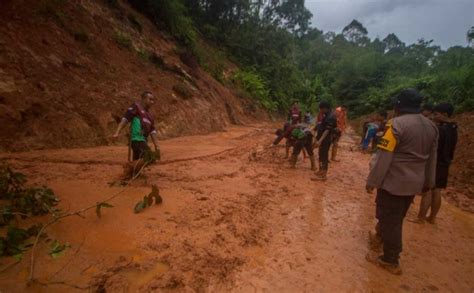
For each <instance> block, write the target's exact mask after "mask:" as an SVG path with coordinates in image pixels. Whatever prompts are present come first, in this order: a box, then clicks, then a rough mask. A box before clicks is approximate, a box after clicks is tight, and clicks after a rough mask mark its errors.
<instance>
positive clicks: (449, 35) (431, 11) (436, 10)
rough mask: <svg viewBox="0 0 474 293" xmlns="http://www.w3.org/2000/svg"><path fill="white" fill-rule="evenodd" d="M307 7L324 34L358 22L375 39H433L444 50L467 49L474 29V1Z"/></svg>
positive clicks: (347, 1)
mask: <svg viewBox="0 0 474 293" xmlns="http://www.w3.org/2000/svg"><path fill="white" fill-rule="evenodd" d="M306 7H307V8H308V9H309V10H310V11H311V12H312V13H313V19H312V24H313V26H316V27H317V28H319V29H322V30H324V31H325V32H326V31H334V32H337V33H339V32H341V31H342V29H343V28H344V27H345V26H346V25H347V24H349V23H350V22H351V21H352V19H357V20H359V21H360V22H361V23H362V24H363V25H364V26H365V27H366V28H367V30H368V31H369V36H370V37H371V38H372V39H373V38H375V37H377V36H378V37H380V38H381V39H383V38H384V37H385V36H386V35H387V34H389V33H392V32H393V33H395V34H396V35H397V36H398V37H399V38H400V39H401V40H402V41H403V42H405V43H406V44H411V43H413V42H416V40H418V39H419V38H425V39H427V40H430V39H433V40H434V43H435V44H436V45H440V46H441V47H442V48H443V49H446V48H448V47H451V46H454V45H461V46H466V45H467V41H466V32H467V31H468V29H469V28H470V27H471V26H474V0H306Z"/></svg>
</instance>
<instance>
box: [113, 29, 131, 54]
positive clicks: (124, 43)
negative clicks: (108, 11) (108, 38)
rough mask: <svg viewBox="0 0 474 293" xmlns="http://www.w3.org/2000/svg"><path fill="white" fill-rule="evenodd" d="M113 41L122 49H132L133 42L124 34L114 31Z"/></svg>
mask: <svg viewBox="0 0 474 293" xmlns="http://www.w3.org/2000/svg"><path fill="white" fill-rule="evenodd" d="M113 39H114V40H115V42H116V43H117V44H118V45H119V46H120V47H122V48H125V49H129V50H130V49H132V47H133V42H132V39H131V38H130V36H129V35H128V34H126V33H123V32H120V31H116V32H115V33H114V35H113Z"/></svg>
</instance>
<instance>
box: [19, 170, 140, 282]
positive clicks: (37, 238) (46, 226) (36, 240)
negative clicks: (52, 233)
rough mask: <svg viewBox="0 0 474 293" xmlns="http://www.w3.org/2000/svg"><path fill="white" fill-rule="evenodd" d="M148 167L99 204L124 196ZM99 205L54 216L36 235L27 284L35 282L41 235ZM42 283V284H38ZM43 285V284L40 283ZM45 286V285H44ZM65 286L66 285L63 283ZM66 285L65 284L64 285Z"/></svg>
mask: <svg viewBox="0 0 474 293" xmlns="http://www.w3.org/2000/svg"><path fill="white" fill-rule="evenodd" d="M147 165H148V162H145V163H144V164H143V166H142V167H141V169H140V170H139V171H138V173H136V174H135V176H133V177H132V179H130V180H129V181H128V182H127V184H125V185H124V186H123V188H122V190H120V191H119V192H117V193H115V194H113V195H112V196H110V197H108V198H106V199H104V200H102V201H100V202H99V203H104V202H109V201H111V200H113V199H114V198H116V197H117V196H119V195H120V194H122V193H123V192H124V191H125V190H126V188H127V187H128V186H129V185H130V183H132V182H133V181H134V180H135V179H137V178H138V177H139V176H140V175H141V173H142V172H143V169H145V167H146V166H147ZM97 204H98V203H95V204H94V205H91V206H88V207H85V208H82V209H80V210H78V211H75V212H69V213H66V214H62V215H54V214H53V219H51V220H50V221H49V222H47V223H46V224H45V225H43V226H42V227H41V229H40V230H39V232H38V234H37V235H36V238H35V241H34V243H33V247H32V248H31V260H30V273H29V277H28V281H27V284H28V285H30V284H32V283H33V282H34V281H36V280H35V278H34V274H35V251H36V247H37V246H38V242H39V239H40V237H41V235H42V234H43V232H44V231H45V230H46V228H48V227H50V226H52V225H53V224H55V223H57V222H58V221H59V220H61V219H64V218H67V217H70V216H80V217H83V216H82V214H83V213H85V212H86V211H88V210H91V209H94V208H96V207H97ZM38 283H40V282H38ZM40 284H42V283H40ZM43 284H45V283H43ZM63 284H64V283H63ZM64 285H65V284H64ZM78 289H82V288H78Z"/></svg>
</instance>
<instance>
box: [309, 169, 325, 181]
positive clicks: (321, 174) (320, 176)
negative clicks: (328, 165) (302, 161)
mask: <svg viewBox="0 0 474 293" xmlns="http://www.w3.org/2000/svg"><path fill="white" fill-rule="evenodd" d="M327 174H328V170H319V172H318V173H316V175H315V176H314V177H313V178H311V180H313V181H326V179H327Z"/></svg>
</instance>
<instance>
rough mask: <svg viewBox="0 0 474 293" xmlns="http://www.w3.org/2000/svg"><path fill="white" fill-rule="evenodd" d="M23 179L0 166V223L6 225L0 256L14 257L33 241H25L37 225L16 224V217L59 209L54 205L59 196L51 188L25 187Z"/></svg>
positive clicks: (1, 225)
mask: <svg viewBox="0 0 474 293" xmlns="http://www.w3.org/2000/svg"><path fill="white" fill-rule="evenodd" d="M26 182H27V180H26V177H25V175H24V174H22V173H20V172H15V171H13V170H12V169H11V168H10V167H9V166H6V165H2V166H0V200H1V203H0V227H3V226H8V228H7V229H6V233H5V235H4V236H1V237H0V256H13V257H14V258H15V259H17V260H20V259H21V258H22V256H23V252H24V251H25V250H27V249H28V248H29V247H31V246H32V245H33V244H32V243H29V242H28V241H29V239H30V238H31V237H32V236H35V235H37V233H38V231H39V230H40V229H41V225H33V226H31V227H29V228H27V229H24V228H20V227H18V219H19V218H20V219H25V218H29V217H32V216H39V215H45V214H53V215H54V214H56V213H58V212H60V211H59V209H57V208H56V205H57V204H58V202H59V199H58V198H57V197H56V195H55V194H54V192H53V191H52V190H51V189H49V188H47V187H45V186H43V187H26V186H25V184H26Z"/></svg>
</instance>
